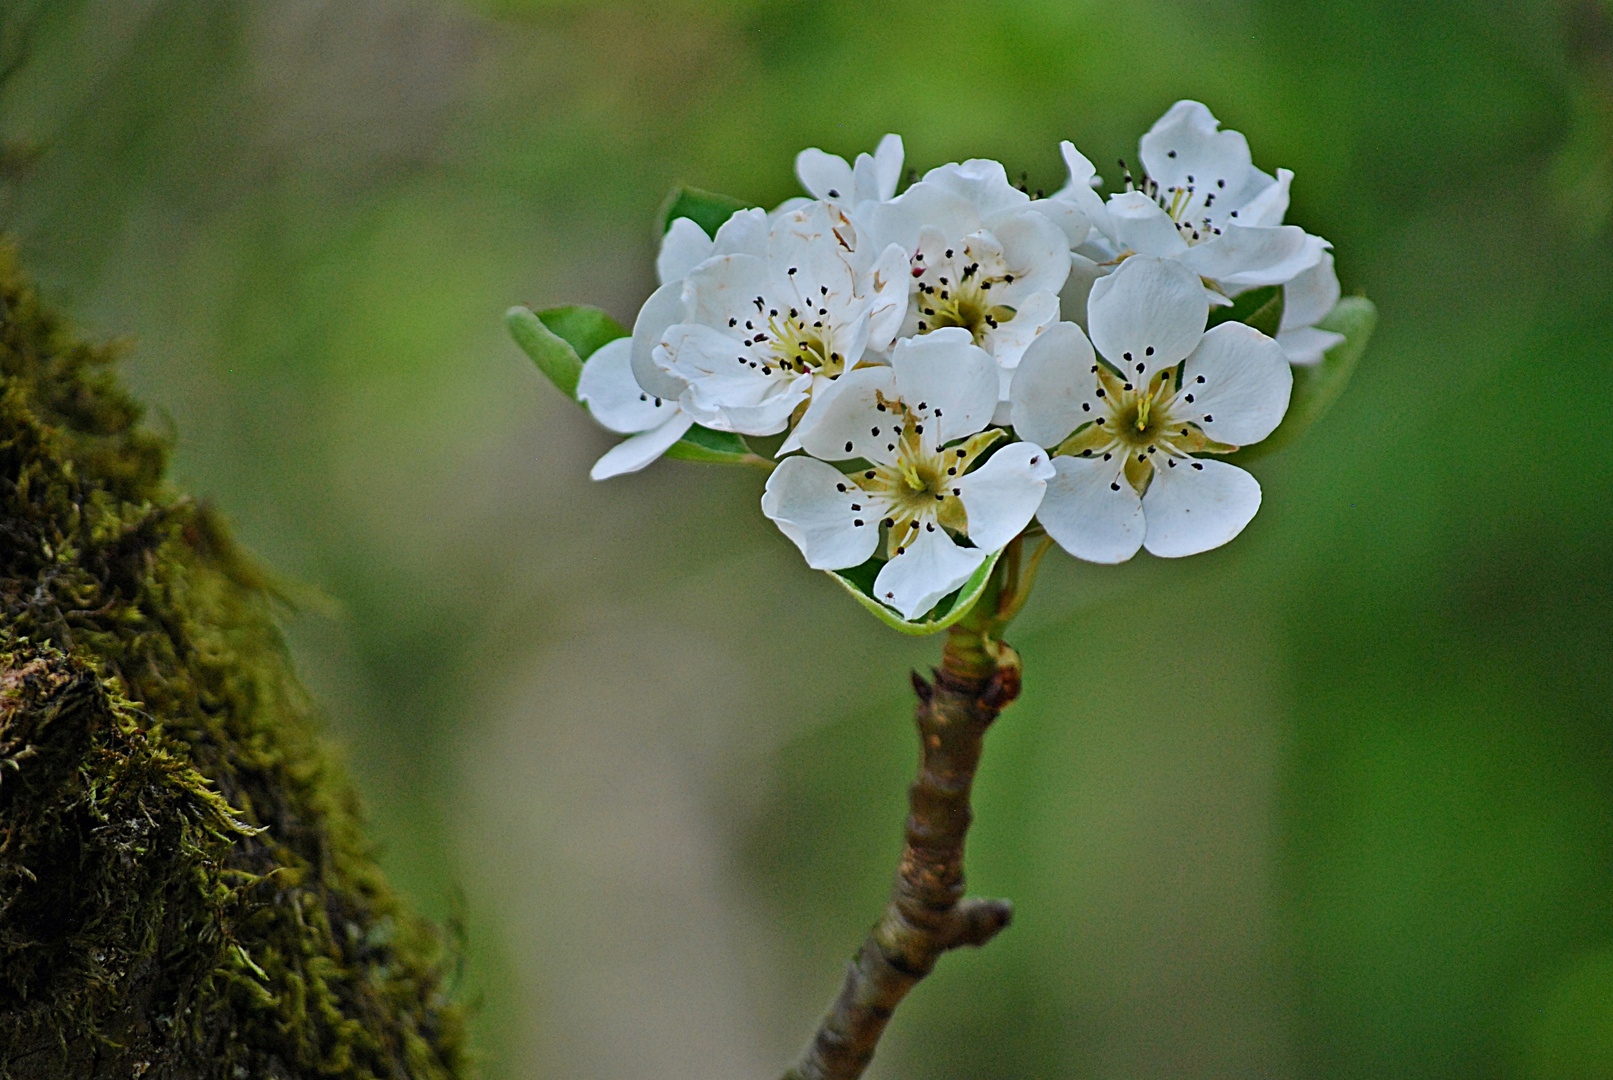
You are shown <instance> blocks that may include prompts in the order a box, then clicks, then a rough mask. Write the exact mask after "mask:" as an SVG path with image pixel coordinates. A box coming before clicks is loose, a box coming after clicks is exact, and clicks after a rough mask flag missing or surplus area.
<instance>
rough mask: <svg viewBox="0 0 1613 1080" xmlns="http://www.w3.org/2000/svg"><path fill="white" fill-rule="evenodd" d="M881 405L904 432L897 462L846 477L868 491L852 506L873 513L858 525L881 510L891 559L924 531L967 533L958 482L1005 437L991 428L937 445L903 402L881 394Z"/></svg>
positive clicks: (897, 446)
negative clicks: (864, 498) (957, 441)
mask: <svg viewBox="0 0 1613 1080" xmlns="http://www.w3.org/2000/svg"><path fill="white" fill-rule="evenodd" d="M877 408H878V410H879V411H880V412H888V413H891V414H892V420H893V421H894V422H895V423H896V424H899V425H900V434H899V435H896V436H895V437H894V439H893V443H892V444H891V445H892V446H893V448H894V452H895V454H896V461H895V463H894V464H889V465H874V466H872V467H870V468H866V469H859V470H858V471H856V472H854V473H851V474H850V475H849V476H848V477H847V481H848V484H849V485H854V486H855V487H857V488H858V489H860V490H861V491H862V493H863V494H864V495H866V496H867V501H866V502H854V503H852V504H851V508H852V510H854V511H860V510H866V512H867V513H868V514H869V517H868V518H858V519H856V521H855V522H854V524H855V525H857V526H858V527H865V526H867V525H870V524H872V523H873V521H874V518H873V515H875V514H883V515H884V516H883V518H881V519H880V520H879V522H878V524H880V525H883V526H885V528H886V529H887V530H889V531H888V532H887V534H886V537H885V553H886V555H887V557H889V558H893V559H894V558H895V557H896V556H898V555H900V554H902V552H904V551H905V550H907V546H908V545H909V544H911V543H912V542H913V541H914V540H915V539H917V538H918V534H919V531H920V530H928V531H930V532H934V531H935V529H936V527H937V526H938V525H939V526H941V527H943V528H947V529H951V530H953V531H954V532H957V533H961V534H963V535H965V536H967V535H968V534H969V518H968V514H967V513H965V511H964V509H963V501H962V500H961V499H960V498H959V497H958V496H959V495H961V494H962V489H961V488H959V487H958V486H957V482H958V480H959V479H960V478H961V477H962V476H963V475H964V474H965V473H967V472H968V471H969V467H970V466H971V465H973V464H974V462H975V459H977V458H978V457H979V456H980V455H981V454H982V453H984V452H985V450H986V448H987V447H989V446H990V445H991V444H992V443H994V442H996V441H997V440H998V439H999V438H1001V437H1002V434H1003V433H1002V431H1001V430H999V429H996V428H991V429H988V430H986V431H982V432H980V433H979V434H977V435H975V436H973V437H972V438H969V439H967V440H965V441H964V442H962V443H960V444H959V445H957V446H951V447H945V448H940V447H937V446H936V445H935V436H934V432H933V431H932V432H931V433H930V434H928V435H926V434H925V419H924V418H922V417H919V416H915V415H914V414H913V413H912V412H911V411H910V410H908V409H907V408H906V407H905V406H903V405H902V403H901V402H899V401H890V400H887V399H886V398H885V397H884V395H880V396H879V404H878V406H877ZM893 434H894V428H893Z"/></svg>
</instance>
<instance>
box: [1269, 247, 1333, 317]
mask: <svg viewBox="0 0 1613 1080" xmlns="http://www.w3.org/2000/svg"><path fill="white" fill-rule="evenodd" d="M1339 291H1340V290H1339V276H1338V274H1337V273H1335V272H1334V269H1333V253H1332V252H1331V251H1324V252H1322V257H1321V258H1320V259H1318V260H1317V261H1316V265H1315V266H1313V267H1311V268H1310V269H1309V270H1306V271H1305V272H1304V273H1302V274H1300V275H1299V276H1298V277H1296V278H1294V279H1293V280H1292V281H1290V282H1288V283H1287V284H1285V285H1284V286H1283V323H1282V328H1283V329H1284V330H1298V329H1299V328H1300V327H1302V326H1315V325H1316V324H1317V323H1319V322H1321V321H1322V320H1323V319H1325V318H1326V317H1327V313H1328V312H1330V311H1332V310H1333V307H1334V305H1336V304H1337V303H1338V302H1339Z"/></svg>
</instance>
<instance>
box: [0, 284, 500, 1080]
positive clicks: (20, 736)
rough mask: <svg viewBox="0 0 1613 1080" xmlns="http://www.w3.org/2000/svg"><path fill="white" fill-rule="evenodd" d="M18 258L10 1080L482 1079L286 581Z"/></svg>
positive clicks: (1, 927)
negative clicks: (172, 461) (279, 609)
mask: <svg viewBox="0 0 1613 1080" xmlns="http://www.w3.org/2000/svg"><path fill="white" fill-rule="evenodd" d="M111 359H112V354H111V352H110V351H109V350H107V349H105V348H101V347H95V346H91V345H86V344H84V343H82V342H79V341H77V340H75V339H74V338H73V337H71V336H70V335H69V334H68V333H67V332H66V331H64V330H63V329H62V327H61V326H60V325H59V324H58V322H57V321H56V320H55V319H54V318H52V317H51V315H50V314H49V313H48V312H46V311H45V310H43V309H42V308H41V306H40V304H39V302H38V300H37V298H36V296H35V295H34V294H33V293H32V292H31V291H30V290H29V289H28V288H27V287H26V286H25V285H24V283H23V282H22V281H21V280H20V278H19V277H18V274H17V272H16V270H15V267H14V265H13V262H12V259H11V256H10V254H9V252H0V1080H56V1078H68V1077H72V1078H74V1080H83V1078H102V1077H105V1078H112V1077H117V1078H120V1080H121V1078H127V1077H142V1078H146V1080H245V1078H248V1077H251V1078H253V1080H256V1078H259V1077H265V1078H281V1080H297V1078H303V1077H316V1076H317V1077H338V1078H345V1080H361V1078H376V1080H380V1078H386V1080H398V1078H409V1080H446V1078H450V1077H463V1076H466V1075H468V1065H467V1059H466V1052H465V1049H464V1036H463V1018H462V1015H461V1012H460V1010H459V1008H458V1007H457V1006H456V1005H455V1004H454V1003H453V1002H452V1001H451V1000H450V999H449V995H448V993H447V991H446V989H445V985H446V984H445V980H444V970H445V968H444V959H445V957H444V950H443V947H442V943H441V941H440V939H439V937H438V935H437V933H436V932H435V931H434V930H433V929H432V928H431V927H429V926H427V925H425V924H424V923H422V922H421V921H419V920H417V919H415V918H414V917H412V916H411V915H409V914H408V913H407V912H406V911H405V910H404V909H403V908H402V906H401V905H400V904H399V902H398V901H397V899H396V897H395V896H394V894H393V893H392V892H391V891H390V890H389V889H388V887H387V885H386V883H385V881H384V880H383V879H382V877H381V875H380V873H379V872H378V870H377V868H376V865H375V862H374V860H373V858H372V856H371V853H370V850H369V848H368V847H367V845H366V843H365V841H364V839H363V836H362V831H361V825H360V822H359V818H358V815H357V812H356V808H355V802H354V799H353V794H352V789H351V787H350V785H349V783H348V781H347V780H346V778H345V777H344V776H343V775H342V774H341V771H340V769H339V768H337V767H336V766H335V765H334V764H333V762H332V759H331V757H330V755H329V753H328V751H327V749H326V748H325V747H324V746H323V745H322V744H321V742H320V739H319V736H318V723H317V717H316V716H315V714H314V712H313V710H312V709H311V707H310V705H309V703H308V701H307V700H306V697H305V695H304V693H303V691H302V690H301V688H300V687H299V686H298V684H297V682H296V679H295V677H294V676H293V675H292V673H291V669H290V665H289V663H288V661H287V657H286V654H285V650H284V647H283V644H282V642H281V639H280V636H279V634H278V632H277V630H276V628H275V624H274V619H273V613H272V611H271V603H272V601H271V597H270V589H269V587H268V585H267V582H266V579H265V577H264V575H263V574H262V573H261V572H259V571H258V570H256V569H255V568H254V566H253V565H252V563H251V562H250V561H249V560H247V559H246V558H245V557H243V556H242V555H241V554H240V552H239V551H238V550H237V549H236V548H235V547H234V545H233V544H232V543H231V541H230V537H229V532H228V530H227V528H226V527H225V526H224V524H223V523H222V522H221V520H220V518H219V516H218V514H217V513H215V512H214V511H213V510H211V509H210V508H208V507H207V506H206V505H203V504H199V503H197V502H195V501H193V500H190V499H187V498H184V497H182V496H180V495H179V494H178V493H176V492H174V491H173V490H172V489H171V488H170V487H169V486H168V484H167V483H166V482H165V480H164V479H163V473H164V469H165V466H166V458H167V446H166V445H165V443H164V441H163V440H162V439H161V438H159V437H157V436H155V435H153V434H151V433H150V432H147V431H145V430H143V429H142V428H141V427H140V424H139V420H140V410H139V408H138V407H137V406H136V405H135V404H134V403H133V402H132V401H131V400H130V399H129V398H128V397H127V396H126V395H125V394H124V393H123V392H122V391H121V390H120V389H119V388H118V386H117V384H116V381H115V379H114V377H113V375H112V373H111V371H110V370H109V367H108V365H109V363H110V361H111Z"/></svg>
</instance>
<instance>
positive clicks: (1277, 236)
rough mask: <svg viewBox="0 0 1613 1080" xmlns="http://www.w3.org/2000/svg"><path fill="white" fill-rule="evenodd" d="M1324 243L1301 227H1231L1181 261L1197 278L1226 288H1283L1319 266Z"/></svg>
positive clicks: (1198, 245) (1196, 248)
mask: <svg viewBox="0 0 1613 1080" xmlns="http://www.w3.org/2000/svg"><path fill="white" fill-rule="evenodd" d="M1324 243H1325V241H1323V240H1322V238H1321V237H1319V236H1311V235H1309V234H1308V233H1306V232H1305V230H1304V229H1301V228H1300V227H1299V226H1298V225H1270V226H1266V225H1263V226H1248V227H1246V226H1243V225H1227V226H1225V227H1224V228H1223V229H1222V230H1221V235H1220V236H1217V237H1216V238H1215V239H1213V240H1206V241H1205V242H1204V243H1202V244H1196V245H1194V246H1193V247H1191V248H1189V249H1188V251H1187V254H1185V255H1183V256H1182V257H1181V258H1182V262H1183V263H1184V264H1185V265H1186V266H1188V267H1189V268H1191V269H1192V271H1193V272H1194V273H1195V274H1198V275H1200V276H1202V277H1207V278H1209V279H1210V280H1211V281H1218V282H1221V283H1222V284H1225V285H1245V286H1255V285H1281V284H1282V283H1283V282H1285V281H1289V280H1291V279H1293V278H1294V277H1297V276H1298V275H1299V274H1300V273H1301V272H1302V271H1305V270H1309V269H1310V268H1311V267H1313V266H1315V265H1316V263H1317V261H1318V260H1319V259H1321V257H1322V252H1323V250H1324V248H1323V246H1322V245H1323V244H1324Z"/></svg>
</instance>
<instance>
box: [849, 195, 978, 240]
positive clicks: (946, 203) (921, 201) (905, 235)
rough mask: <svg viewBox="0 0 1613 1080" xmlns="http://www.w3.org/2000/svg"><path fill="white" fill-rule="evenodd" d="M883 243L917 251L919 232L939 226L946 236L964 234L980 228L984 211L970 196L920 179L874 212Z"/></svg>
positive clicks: (876, 232) (874, 225)
mask: <svg viewBox="0 0 1613 1080" xmlns="http://www.w3.org/2000/svg"><path fill="white" fill-rule="evenodd" d="M871 222H872V226H871V227H872V230H873V233H874V235H875V237H876V238H877V240H878V242H879V243H882V244H900V245H901V247H902V249H903V250H904V251H909V252H913V251H917V250H918V248H919V233H920V232H921V231H923V230H924V229H926V228H930V229H935V230H936V231H937V232H938V233H939V234H940V235H941V236H943V237H963V236H968V235H969V234H970V233H972V232H975V231H976V230H978V229H979V228H980V212H979V211H978V210H976V209H975V207H974V204H973V203H971V202H970V201H969V200H968V199H966V198H964V197H963V196H961V195H958V194H957V193H955V192H952V191H948V190H946V189H945V188H943V187H940V186H938V185H936V184H931V183H926V182H925V181H922V180H921V181H919V182H918V183H916V184H914V185H913V186H912V187H910V188H908V189H907V190H906V191H904V192H902V193H901V194H900V195H898V196H897V197H896V198H895V199H893V200H891V201H890V202H888V203H881V204H880V205H878V206H876V207H875V208H874V212H873V214H872V215H871Z"/></svg>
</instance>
